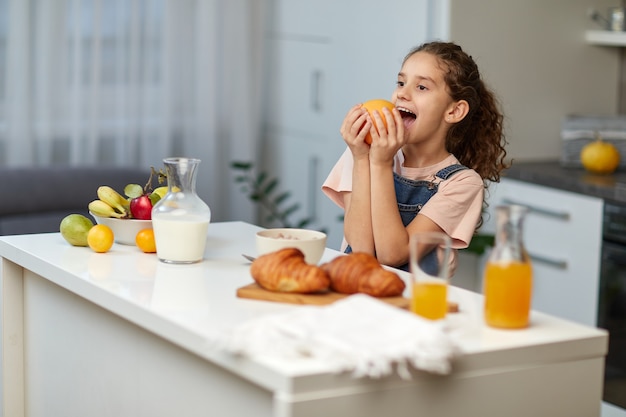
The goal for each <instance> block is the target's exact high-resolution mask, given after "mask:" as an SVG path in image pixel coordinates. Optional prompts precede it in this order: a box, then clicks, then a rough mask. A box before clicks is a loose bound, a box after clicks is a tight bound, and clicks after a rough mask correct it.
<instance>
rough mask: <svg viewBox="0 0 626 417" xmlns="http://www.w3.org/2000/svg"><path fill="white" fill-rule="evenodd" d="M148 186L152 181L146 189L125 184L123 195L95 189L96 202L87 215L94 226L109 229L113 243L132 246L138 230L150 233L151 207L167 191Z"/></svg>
mask: <svg viewBox="0 0 626 417" xmlns="http://www.w3.org/2000/svg"><path fill="white" fill-rule="evenodd" d="M150 184H151V180H150V181H149V182H148V184H147V185H146V186H145V187H142V186H140V185H139V184H128V185H127V186H126V187H124V191H123V192H124V195H122V194H120V193H119V192H117V191H116V190H114V189H113V188H111V187H109V186H106V185H103V186H100V187H98V191H97V194H98V199H97V200H94V201H92V202H91V203H89V214H91V216H92V217H93V218H94V219H95V220H96V223H98V224H104V225H106V226H108V227H110V228H111V230H112V231H113V234H114V237H115V242H116V243H120V244H122V245H135V239H136V237H137V234H138V233H139V232H140V231H141V230H143V229H152V207H153V206H154V205H155V204H156V203H157V201H159V200H160V199H161V198H162V197H164V196H165V194H166V193H167V187H166V186H162V187H158V188H156V189H154V190H152V188H151V187H150Z"/></svg>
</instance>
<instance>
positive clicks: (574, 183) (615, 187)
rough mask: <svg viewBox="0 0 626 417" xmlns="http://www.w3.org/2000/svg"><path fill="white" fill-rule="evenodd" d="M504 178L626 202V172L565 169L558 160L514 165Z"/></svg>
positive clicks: (515, 163)
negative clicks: (598, 172)
mask: <svg viewBox="0 0 626 417" xmlns="http://www.w3.org/2000/svg"><path fill="white" fill-rule="evenodd" d="M504 177H506V178H510V179H514V180H520V181H525V182H528V183H532V184H536V185H543V186H546V187H552V188H556V189H560V190H564V191H572V192H575V193H579V194H584V195H588V196H591V197H598V198H602V199H607V200H613V201H617V202H622V203H626V172H624V171H617V172H615V173H613V174H610V175H597V174H591V173H589V172H587V171H585V170H584V169H582V168H565V167H562V166H561V165H560V163H559V161H558V160H548V161H533V162H515V161H514V162H513V165H512V166H511V168H509V169H508V170H506V171H505V173H504Z"/></svg>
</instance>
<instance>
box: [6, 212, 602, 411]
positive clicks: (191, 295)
mask: <svg viewBox="0 0 626 417" xmlns="http://www.w3.org/2000/svg"><path fill="white" fill-rule="evenodd" d="M257 230H258V228H257V227H255V226H252V225H249V224H246V223H242V222H228V223H215V224H212V225H211V226H210V227H209V236H208V246H207V250H206V257H205V261H203V262H202V263H199V264H195V265H191V266H171V265H166V264H163V263H160V262H158V261H157V259H156V256H154V255H149V254H143V253H141V252H140V251H139V250H138V249H137V248H135V247H131V246H122V245H118V244H115V245H114V246H113V248H112V250H111V251H110V252H108V253H106V254H96V253H94V252H92V251H91V250H90V249H88V248H79V247H71V246H70V245H68V244H67V243H66V242H65V241H64V240H63V239H62V237H61V236H60V234H56V233H53V234H40V235H21V236H7V237H2V238H0V256H1V257H2V264H1V268H2V287H1V291H2V305H1V307H2V310H1V326H2V362H1V371H2V412H3V414H2V415H3V416H4V417H22V416H31V417H38V416H63V417H72V416H76V417H84V416H90V417H97V416H115V417H119V416H132V417H143V416H145V417H158V416H168V417H170V416H220V417H227V416H255V417H257V416H277V417H287V416H299V417H305V416H311V417H313V416H315V417H319V416H359V417H368V416H372V417H373V416H376V417H379V416H397V415H398V416H399V415H425V416H455V417H457V416H461V415H462V416H465V417H467V416H480V417H488V416H498V417H501V416H508V417H514V416H551V417H555V416H567V417H576V416H581V417H592V416H598V415H599V410H600V400H601V390H602V376H603V375H602V373H603V367H604V355H605V354H606V348H607V334H606V332H604V331H602V330H599V329H595V328H589V327H585V326H581V325H578V324H575V323H571V322H567V321H563V320H560V319H557V318H554V317H550V316H547V315H544V314H539V313H533V315H532V326H531V327H530V328H529V329H526V330H517V331H503V330H495V329H491V328H488V327H485V326H484V324H483V322H482V318H481V310H482V298H481V296H480V295H478V294H474V293H471V292H468V291H465V290H462V289H458V288H453V290H452V295H451V297H452V298H453V299H454V300H455V301H457V302H459V305H460V307H461V310H462V311H461V313H459V314H458V315H456V316H454V317H452V318H451V320H457V322H459V323H463V326H464V334H463V337H462V350H463V356H462V357H460V358H459V359H458V360H457V361H456V362H455V365H454V371H453V373H452V374H451V375H449V376H435V375H430V374H426V373H420V372H416V373H415V377H414V379H412V380H410V381H406V380H402V379H400V378H398V377H396V376H392V377H387V378H384V379H380V380H370V379H354V378H352V377H351V376H350V375H345V374H342V375H335V374H332V373H331V372H329V369H328V367H327V366H326V365H325V364H324V363H320V362H317V361H314V360H272V359H264V360H260V359H259V360H249V359H243V358H235V357H232V356H230V355H229V354H227V353H222V352H215V351H211V350H209V349H207V346H206V335H207V334H208V333H207V332H208V331H210V330H211V329H216V328H219V327H220V326H232V325H236V324H238V323H241V322H244V321H245V320H247V319H250V318H253V317H257V316H259V315H262V314H266V313H271V312H280V311H286V310H288V309H294V308H299V307H297V306H293V305H288V304H279V303H272V302H265V301H255V300H246V299H238V298H237V297H236V296H235V291H236V289H237V288H238V287H241V286H243V285H246V284H249V283H251V282H252V279H251V278H250V275H249V263H248V262H247V261H246V260H245V259H244V258H243V257H241V253H248V254H253V255H254V254H255V253H256V251H255V247H254V233H255V232H256V231H257ZM336 255H337V253H336V252H335V251H332V250H330V249H328V250H327V251H326V252H325V254H324V258H323V261H325V260H330V259H332V258H333V257H334V256H336ZM402 276H403V278H406V275H402ZM564 296H565V293H564Z"/></svg>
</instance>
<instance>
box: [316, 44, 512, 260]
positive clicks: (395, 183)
mask: <svg viewBox="0 0 626 417" xmlns="http://www.w3.org/2000/svg"><path fill="white" fill-rule="evenodd" d="M391 101H392V102H393V103H394V105H395V108H394V109H393V110H392V111H389V110H388V109H383V110H382V112H383V113H384V117H385V118H386V120H387V124H388V126H387V128H385V127H384V124H383V121H382V118H381V114H380V113H379V112H378V111H376V112H373V117H371V116H370V115H369V113H368V112H367V110H366V109H364V108H363V107H362V106H361V105H360V104H359V105H356V106H354V107H353V108H352V109H350V111H349V112H348V114H347V115H346V117H345V119H344V121H343V124H342V126H341V129H340V132H341V135H342V137H343V139H344V141H345V142H346V144H347V145H348V148H347V149H346V151H345V152H344V154H343V155H342V156H341V158H340V159H339V161H338V162H337V164H336V165H335V167H334V168H333V169H332V171H331V172H330V174H329V176H328V178H327V179H326V181H325V182H324V184H323V186H322V190H323V191H324V193H325V194H326V195H327V196H328V197H329V198H330V199H332V200H333V201H334V202H335V203H336V204H338V205H339V206H340V207H342V208H343V209H344V211H345V216H344V245H343V248H344V249H345V250H346V252H351V251H354V252H367V253H370V254H373V255H375V256H376V257H377V258H378V260H379V262H380V263H382V264H385V265H390V266H395V267H399V268H402V269H405V270H408V260H409V237H410V235H412V234H413V233H416V232H426V231H439V232H444V233H446V234H448V235H449V236H450V237H451V239H452V242H453V248H454V249H460V248H465V247H467V246H468V244H469V242H470V240H471V239H472V235H473V234H474V231H475V230H476V229H477V228H478V227H479V226H480V224H481V223H482V218H481V213H482V208H483V204H484V202H483V198H484V188H485V187H486V185H487V184H486V181H494V182H498V181H499V180H500V172H501V171H502V170H503V169H505V168H506V164H505V162H504V158H505V156H506V151H505V149H504V146H505V145H506V140H505V138H504V135H503V130H502V121H503V116H502V113H501V112H500V111H499V109H498V106H497V103H496V99H495V97H494V95H493V93H492V92H491V91H490V90H489V89H487V87H486V86H485V84H484V83H483V81H482V80H481V78H480V74H479V71H478V68H477V66H476V63H475V62H474V60H473V59H472V57H470V56H469V55H467V54H466V53H465V52H464V51H463V50H462V49H461V47H459V46H458V45H455V44H453V43H446V42H431V43H426V44H423V45H421V46H419V47H417V48H415V49H413V50H412V51H411V52H409V54H408V55H407V56H406V57H405V58H404V61H403V64H402V68H401V70H400V72H399V74H398V81H397V87H396V89H395V91H394V93H393V95H392V98H391ZM377 128H378V129H377ZM368 132H369V133H370V134H371V135H372V138H373V141H372V143H371V145H368V144H367V143H366V142H365V136H366V135H367V133H368ZM453 252H454V256H453V257H452V261H451V264H452V265H451V266H452V271H454V268H455V266H456V250H454V251H453ZM433 254H434V251H433ZM435 260H436V258H435Z"/></svg>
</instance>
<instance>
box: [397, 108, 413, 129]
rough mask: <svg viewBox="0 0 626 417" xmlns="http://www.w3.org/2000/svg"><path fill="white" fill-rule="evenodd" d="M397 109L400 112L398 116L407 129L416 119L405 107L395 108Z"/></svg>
mask: <svg viewBox="0 0 626 417" xmlns="http://www.w3.org/2000/svg"><path fill="white" fill-rule="evenodd" d="M397 109H398V111H399V112H400V116H402V121H403V122H404V127H405V128H407V129H408V128H409V126H411V125H412V124H413V122H414V121H415V119H416V118H417V115H416V114H415V113H413V112H412V111H411V110H409V109H407V108H406V107H397Z"/></svg>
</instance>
